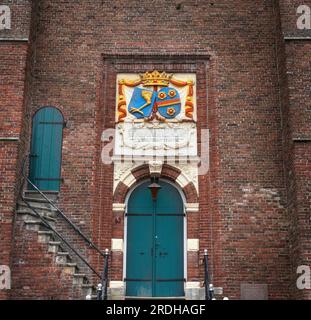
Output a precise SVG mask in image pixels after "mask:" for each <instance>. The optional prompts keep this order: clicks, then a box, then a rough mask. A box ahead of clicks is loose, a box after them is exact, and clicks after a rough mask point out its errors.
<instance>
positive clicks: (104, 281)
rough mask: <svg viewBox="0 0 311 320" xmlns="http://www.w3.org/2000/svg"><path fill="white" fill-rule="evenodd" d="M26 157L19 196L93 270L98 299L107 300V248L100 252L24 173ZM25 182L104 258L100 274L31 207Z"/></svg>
mask: <svg viewBox="0 0 311 320" xmlns="http://www.w3.org/2000/svg"><path fill="white" fill-rule="evenodd" d="M27 158H28V156H27V157H26V158H25V159H24V161H23V165H22V177H23V180H24V181H22V183H21V188H20V196H21V198H22V200H23V202H25V203H26V205H27V207H28V208H29V209H30V210H32V211H33V212H34V213H35V215H36V216H37V217H38V218H39V219H40V220H41V222H42V223H43V225H44V226H45V227H46V228H48V229H49V230H51V231H53V232H54V233H55V234H56V236H57V237H58V238H59V239H60V240H61V241H63V242H64V243H65V244H66V245H67V246H68V247H69V248H70V249H71V250H72V252H73V253H74V254H76V255H77V256H78V257H79V259H80V260H81V261H82V262H83V263H84V264H85V265H86V266H87V267H88V268H89V269H90V270H92V271H93V272H94V274H96V275H97V277H98V278H100V279H101V284H102V288H103V289H104V290H103V294H102V295H101V299H100V300H107V289H108V260H109V254H110V253H109V250H108V249H106V250H105V252H102V251H101V250H100V249H99V248H98V247H97V246H96V245H95V244H94V243H93V242H92V241H91V240H90V239H88V237H87V236H86V235H85V234H84V233H83V232H82V231H81V230H80V229H79V228H78V227H77V226H76V225H75V224H74V223H73V222H72V221H71V220H70V219H69V218H68V217H67V216H66V215H65V214H64V213H63V211H62V210H60V209H59V208H58V207H57V206H56V205H55V203H53V202H52V201H51V200H50V199H49V198H48V197H47V196H46V195H45V194H44V193H43V192H42V191H41V190H40V189H39V188H38V187H37V186H36V185H35V184H34V183H33V182H32V181H31V180H30V179H29V178H28V177H27V175H26V173H25V168H26V163H27ZM25 182H27V183H29V184H30V185H31V186H32V187H33V188H34V189H35V190H36V191H37V192H38V193H39V194H40V195H41V196H42V197H43V198H44V199H45V200H46V201H47V202H48V203H49V204H50V205H51V206H52V207H53V208H54V209H55V210H56V211H57V212H58V213H59V214H60V215H61V217H62V218H63V219H64V220H65V221H66V222H67V223H68V224H69V225H70V227H71V228H72V229H73V230H74V231H75V232H76V233H77V234H78V235H79V236H80V237H81V238H82V239H83V240H84V241H85V242H86V243H87V244H88V245H89V246H90V248H92V249H94V250H95V251H97V252H98V253H99V254H100V255H101V256H102V257H103V258H104V268H103V274H102V275H101V274H100V273H99V272H97V271H96V270H95V269H94V268H93V267H92V266H91V265H90V264H89V263H88V261H87V260H86V259H85V258H83V257H82V256H81V254H80V253H79V252H78V251H77V250H76V249H74V248H73V247H72V246H71V244H70V243H69V242H68V241H67V240H66V239H65V238H64V237H63V236H62V235H61V234H60V233H59V232H58V231H57V230H56V229H55V228H53V227H52V226H51V225H50V224H49V223H48V222H47V221H46V220H45V219H44V217H42V216H41V215H40V214H39V213H38V212H37V211H36V209H35V208H33V207H32V206H31V205H30V204H29V203H28V202H27V200H26V199H25V197H24V195H23V187H24V183H25Z"/></svg>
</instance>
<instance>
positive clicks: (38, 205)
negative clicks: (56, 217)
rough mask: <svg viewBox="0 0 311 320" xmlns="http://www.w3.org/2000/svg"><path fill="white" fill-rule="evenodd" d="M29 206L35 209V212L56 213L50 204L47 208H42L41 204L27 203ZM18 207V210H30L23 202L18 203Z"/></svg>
mask: <svg viewBox="0 0 311 320" xmlns="http://www.w3.org/2000/svg"><path fill="white" fill-rule="evenodd" d="M29 204H30V206H31V207H32V208H33V209H35V210H36V211H51V212H57V210H56V209H54V208H53V207H52V206H51V205H50V204H48V206H44V205H43V204H42V203H29ZM18 207H19V208H21V209H22V208H26V209H28V210H31V209H30V208H29V207H28V205H27V204H26V203H25V202H24V201H18Z"/></svg>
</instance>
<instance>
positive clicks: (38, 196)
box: [24, 190, 59, 201]
mask: <svg viewBox="0 0 311 320" xmlns="http://www.w3.org/2000/svg"><path fill="white" fill-rule="evenodd" d="M43 193H44V195H45V196H46V197H47V198H49V199H50V200H51V201H56V200H58V197H59V193H58V192H56V191H44V192H43ZM24 196H25V197H29V198H36V199H44V198H43V197H42V195H41V194H40V193H39V192H38V191H32V190H26V191H24Z"/></svg>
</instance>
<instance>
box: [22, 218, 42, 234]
mask: <svg viewBox="0 0 311 320" xmlns="http://www.w3.org/2000/svg"><path fill="white" fill-rule="evenodd" d="M24 224H25V227H26V230H28V231H36V232H38V231H44V230H42V229H44V228H45V226H44V225H43V223H42V222H40V221H37V220H27V221H24Z"/></svg>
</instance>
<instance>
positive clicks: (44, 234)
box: [38, 231, 54, 243]
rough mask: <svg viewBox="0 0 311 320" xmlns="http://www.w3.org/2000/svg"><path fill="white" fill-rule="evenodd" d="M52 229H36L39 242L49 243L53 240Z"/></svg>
mask: <svg viewBox="0 0 311 320" xmlns="http://www.w3.org/2000/svg"><path fill="white" fill-rule="evenodd" d="M53 237H54V232H53V231H38V241H39V243H49V242H51V241H52V240H53Z"/></svg>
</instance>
